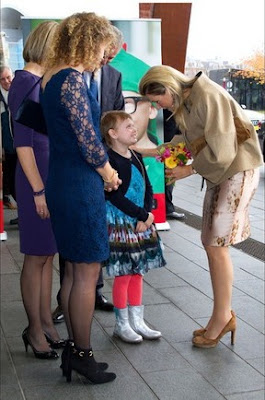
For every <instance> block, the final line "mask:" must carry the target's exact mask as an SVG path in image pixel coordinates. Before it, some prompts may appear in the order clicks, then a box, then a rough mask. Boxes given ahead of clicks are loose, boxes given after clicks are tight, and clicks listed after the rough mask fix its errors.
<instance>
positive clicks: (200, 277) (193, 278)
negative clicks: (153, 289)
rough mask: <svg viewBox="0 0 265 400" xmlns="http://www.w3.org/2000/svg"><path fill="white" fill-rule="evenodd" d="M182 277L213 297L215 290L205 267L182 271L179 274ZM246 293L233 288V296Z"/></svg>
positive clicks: (189, 283)
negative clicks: (213, 290) (194, 270)
mask: <svg viewBox="0 0 265 400" xmlns="http://www.w3.org/2000/svg"><path fill="white" fill-rule="evenodd" d="M178 276H179V277H180V278H182V279H183V281H184V282H186V283H187V284H188V285H190V286H192V287H194V288H195V289H198V290H199V291H200V292H202V293H203V294H205V295H206V296H208V297H209V298H210V299H213V292H212V285H211V278H210V274H209V271H205V270H204V269H202V268H200V269H199V270H197V271H196V272H195V273H194V272H193V271H192V272H190V271H188V272H182V273H180V274H178ZM243 294H244V293H242V291H240V290H238V289H236V288H234V289H233V296H242V295H243Z"/></svg>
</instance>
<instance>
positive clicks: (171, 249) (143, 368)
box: [1, 169, 265, 400]
mask: <svg viewBox="0 0 265 400" xmlns="http://www.w3.org/2000/svg"><path fill="white" fill-rule="evenodd" d="M200 185H201V181H200V178H199V177H198V176H196V175H193V176H192V177H190V178H187V179H186V180H183V181H182V182H178V183H177V184H176V186H175V189H174V203H175V204H176V205H177V206H178V207H180V208H183V209H185V210H186V212H187V213H188V212H191V213H194V214H196V215H201V204H202V198H203V192H201V191H200ZM14 217H16V212H15V211H9V210H5V219H6V225H5V228H6V231H7V234H8V239H7V241H4V242H2V243H1V252H2V255H1V399H2V400H22V399H23V400H25V399H26V400H51V399H54V400H57V399H58V400H70V399H71V400H72V399H75V400H88V399H89V400H94V399H95V400H105V399H106V400H112V399H113V400H154V399H159V400H195V399H196V400H204V399H206V400H219V399H227V400H264V394H265V392H264V262H263V261H260V260H259V259H256V258H254V257H251V256H249V255H248V254H245V253H243V252H242V251H240V250H238V249H235V248H231V254H232V258H233V261H234V269H235V280H234V292H233V308H234V310H235V311H236V313H237V318H238V329H237V332H236V343H235V345H234V346H231V345H230V335H229V334H227V335H226V336H224V338H223V339H222V341H221V343H220V344H219V345H218V346H217V347H216V348H214V349H208V350H203V349H197V348H194V347H192V345H191V336H192V331H193V330H194V329H196V328H198V327H200V326H203V325H204V324H205V323H206V321H207V319H208V317H209V316H210V314H211V308H212V292H211V284H210V277H209V272H208V268H207V260H206V256H205V252H204V250H203V248H202V245H201V243H200V232H199V231H198V230H196V229H194V228H192V227H190V226H188V225H187V224H185V223H183V222H181V221H170V226H171V230H170V231H167V232H161V237H162V239H163V242H164V245H165V258H166V260H167V266H166V267H165V268H163V269H161V270H155V271H151V272H149V273H148V274H147V275H146V276H145V283H144V298H143V303H144V304H145V319H146V321H147V322H148V323H149V324H150V325H151V326H152V327H154V328H156V329H159V330H161V331H162V334H163V337H162V338H161V339H160V340H159V341H153V342H152V341H147V340H144V342H143V343H141V344H139V345H130V344H125V343H123V342H121V341H119V340H118V339H114V338H113V337H112V332H113V326H114V315H113V313H108V312H102V311H96V312H95V318H94V323H93V335H92V343H93V349H94V352H95V356H96V359H97V360H102V361H106V362H108V363H109V365H110V368H109V369H110V371H113V372H115V373H116V374H117V379H116V380H115V381H114V382H112V383H109V384H104V385H89V384H87V383H86V382H85V380H84V379H83V378H81V377H79V376H78V375H77V374H76V373H73V380H72V383H71V384H68V383H66V382H65V379H64V378H63V377H62V375H61V370H60V368H59V364H60V360H55V361H46V360H38V359H36V358H34V356H33V353H32V351H31V350H29V352H28V353H25V349H24V344H23V342H22V338H21V333H22V331H23V329H24V328H25V326H26V324H27V319H26V316H25V312H24V308H23V304H22V301H21V295H20V287H19V277H20V271H21V267H22V262H23V255H21V254H20V252H19V243H18V230H17V227H16V226H10V225H9V224H8V222H9V220H10V218H14ZM251 222H252V237H253V238H254V239H256V240H258V241H260V242H263V243H264V169H261V181H260V185H259V189H258V191H257V193H256V195H255V198H254V200H253V202H252V206H251ZM111 285H112V280H111V279H108V278H106V280H105V286H104V293H105V294H106V295H107V296H108V297H109V298H110V297H111ZM58 287H59V276H58V259H57V258H56V259H55V263H54V285H53V306H54V307H55V306H56V300H55V299H56V293H57V290H58ZM57 326H58V330H59V332H60V334H61V335H62V337H66V328H65V325H64V323H63V324H59V325H57Z"/></svg>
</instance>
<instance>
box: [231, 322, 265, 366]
mask: <svg viewBox="0 0 265 400" xmlns="http://www.w3.org/2000/svg"><path fill="white" fill-rule="evenodd" d="M235 339H236V342H235V345H234V347H233V351H234V352H235V353H236V354H238V355H239V356H240V357H241V358H242V359H244V360H246V359H249V358H258V357H260V356H261V355H262V354H263V355H264V345H265V343H264V335H263V334H262V333H260V332H258V331H257V330H256V329H254V328H253V327H252V326H250V325H248V324H247V323H246V322H244V321H243V320H241V319H240V318H237V330H236V337H235Z"/></svg>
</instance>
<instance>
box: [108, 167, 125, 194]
mask: <svg viewBox="0 0 265 400" xmlns="http://www.w3.org/2000/svg"><path fill="white" fill-rule="evenodd" d="M121 184H122V180H121V179H120V178H119V175H118V172H117V171H115V172H114V175H113V178H112V180H111V181H110V182H104V190H106V191H107V192H111V191H112V190H117V189H118V187H119V186H120V185H121Z"/></svg>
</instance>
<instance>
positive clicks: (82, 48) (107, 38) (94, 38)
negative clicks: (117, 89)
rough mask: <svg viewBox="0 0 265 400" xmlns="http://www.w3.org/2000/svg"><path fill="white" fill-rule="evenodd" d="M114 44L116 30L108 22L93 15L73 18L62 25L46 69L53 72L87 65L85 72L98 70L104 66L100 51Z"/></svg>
mask: <svg viewBox="0 0 265 400" xmlns="http://www.w3.org/2000/svg"><path fill="white" fill-rule="evenodd" d="M112 40H113V30H112V26H111V23H110V22H109V21H108V20H107V18H105V17H99V16H98V15H96V14H95V13H93V12H90V13H86V12H83V13H76V14H73V15H71V16H69V17H67V18H65V19H64V20H62V21H61V22H60V25H59V27H58V29H57V32H56V35H55V38H54V41H53V46H52V48H51V51H50V54H49V57H48V59H47V63H46V65H47V67H48V68H51V67H53V66H57V65H60V64H67V65H72V66H77V65H79V64H83V65H84V66H85V69H87V70H94V69H95V68H99V67H100V63H101V59H99V56H98V53H99V47H100V46H101V45H106V46H108V45H109V44H110V42H111V41H112Z"/></svg>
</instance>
